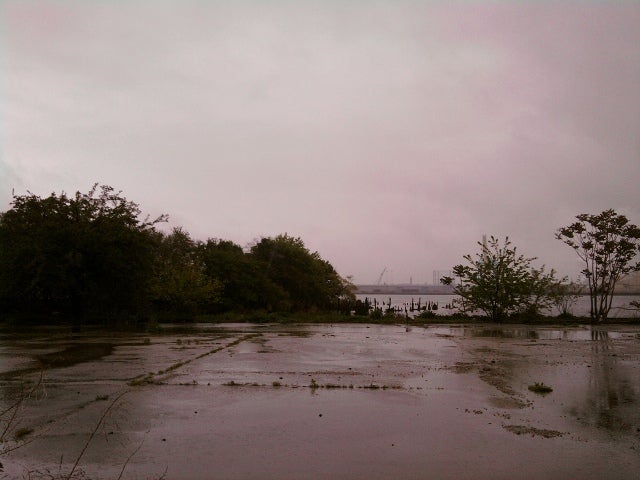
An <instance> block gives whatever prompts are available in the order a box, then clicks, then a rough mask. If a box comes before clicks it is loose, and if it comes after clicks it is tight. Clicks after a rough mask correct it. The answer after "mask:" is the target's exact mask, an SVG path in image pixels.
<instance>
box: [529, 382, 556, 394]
mask: <svg viewBox="0 0 640 480" xmlns="http://www.w3.org/2000/svg"><path fill="white" fill-rule="evenodd" d="M528 388H529V390H531V391H532V392H534V393H542V394H544V393H551V392H553V388H551V387H550V386H549V385H545V384H544V383H542V382H540V383H538V382H536V383H534V384H533V385H529V387H528Z"/></svg>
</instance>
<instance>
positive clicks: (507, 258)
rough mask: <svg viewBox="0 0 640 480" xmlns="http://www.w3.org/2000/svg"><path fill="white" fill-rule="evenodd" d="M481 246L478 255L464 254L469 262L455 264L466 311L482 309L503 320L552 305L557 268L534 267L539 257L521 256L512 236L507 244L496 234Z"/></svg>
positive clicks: (456, 292) (457, 293) (493, 317)
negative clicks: (512, 244) (552, 291)
mask: <svg viewBox="0 0 640 480" xmlns="http://www.w3.org/2000/svg"><path fill="white" fill-rule="evenodd" d="M478 245H479V246H480V247H481V250H480V252H479V253H477V254H476V256H475V258H474V257H472V256H471V255H465V256H464V259H465V260H467V262H468V265H456V266H455V267H453V272H454V274H455V275H456V276H457V277H458V278H459V283H458V285H456V287H455V290H454V292H455V294H456V295H459V296H460V297H461V299H462V305H463V310H464V311H474V310H480V311H482V312H483V313H484V314H485V315H487V316H488V317H489V318H491V320H493V321H498V322H499V321H503V320H505V319H506V318H507V316H509V315H512V314H519V313H523V312H526V313H527V314H534V315H535V314H537V313H538V312H539V311H540V310H541V309H543V308H547V307H549V306H550V305H551V303H552V296H551V286H552V285H554V284H556V283H557V280H556V279H555V271H554V270H551V271H550V272H545V268H544V266H542V267H541V268H539V269H536V268H532V267H531V262H532V261H534V260H535V258H527V257H524V256H523V255H518V254H517V251H516V248H515V247H512V246H511V242H510V241H509V238H508V237H507V238H506V239H505V241H504V244H503V245H500V242H499V240H498V239H497V238H495V237H493V236H492V237H491V238H490V239H489V241H488V243H483V242H478ZM444 281H445V282H446V281H449V279H444Z"/></svg>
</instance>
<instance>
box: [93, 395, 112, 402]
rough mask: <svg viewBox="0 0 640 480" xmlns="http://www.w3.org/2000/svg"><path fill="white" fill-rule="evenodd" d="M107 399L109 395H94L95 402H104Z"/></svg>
mask: <svg viewBox="0 0 640 480" xmlns="http://www.w3.org/2000/svg"><path fill="white" fill-rule="evenodd" d="M106 400H109V395H96V402H104V401H106Z"/></svg>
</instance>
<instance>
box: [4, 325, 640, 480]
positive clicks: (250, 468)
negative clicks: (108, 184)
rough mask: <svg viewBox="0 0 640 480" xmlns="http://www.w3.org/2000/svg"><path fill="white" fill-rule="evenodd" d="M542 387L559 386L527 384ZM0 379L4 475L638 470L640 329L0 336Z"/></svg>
mask: <svg viewBox="0 0 640 480" xmlns="http://www.w3.org/2000/svg"><path fill="white" fill-rule="evenodd" d="M536 383H539V384H544V385H546V386H550V387H551V388H552V389H553V391H552V392H550V393H546V394H542V393H536V392H534V391H530V390H529V388H528V387H529V386H531V385H535V384H536ZM0 389H1V393H0V402H1V403H0V408H1V411H3V412H4V413H3V414H2V416H1V417H0V422H1V423H0V429H1V430H3V431H4V433H2V432H0V433H2V437H3V441H2V443H0V451H2V452H4V453H2V455H0V462H1V463H2V466H1V467H0V478H9V479H14V478H30V479H38V478H47V479H50V478H67V477H68V476H69V475H70V474H71V476H72V478H87V479H96V480H98V479H117V478H123V479H159V478H164V479H271V478H273V479H275V478H277V479H299V478H310V479H316V478H317V479H326V478H341V479H378V478H380V479H390V478H403V479H425V478H428V479H490V478H491V479H507V478H508V479H513V478H519V479H540V478H544V479H566V478H580V479H602V478H615V479H627V478H628V479H637V478H638V472H639V471H640V327H638V326H635V327H634V326H623V327H622V326H619V327H616V326H611V327H607V328H602V329H598V330H595V331H593V330H591V329H590V328H589V327H573V328H568V327H562V328H559V327H558V328H554V327H545V328H533V327H526V326H513V325H510V326H496V325H485V326H478V325H473V326H446V327H445V326H440V327H438V326H436V327H433V326H432V327H420V326H412V327H406V326H402V325H399V326H380V325H371V326H366V325H299V326H295V325H294V326H282V325H223V326H220V325H217V326H210V325H196V326H193V327H189V328H185V327H177V326H166V327H164V328H163V329H162V331H160V332H158V333H155V334H138V335H132V334H127V335H100V334H95V333H93V334H90V333H85V334H82V335H73V336H72V335H71V334H70V333H66V332H59V331H56V330H45V331H41V332H40V333H37V334H36V333H30V334H21V335H17V334H10V333H3V334H0ZM12 406H16V407H17V408H11V407H12ZM12 449H13V450H12ZM76 463H77V465H76V466H75V467H74V465H75V464H76Z"/></svg>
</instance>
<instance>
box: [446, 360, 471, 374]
mask: <svg viewBox="0 0 640 480" xmlns="http://www.w3.org/2000/svg"><path fill="white" fill-rule="evenodd" d="M476 366H477V365H476V364H475V363H471V362H457V363H456V364H455V365H454V366H453V367H451V369H450V370H451V371H452V372H454V373H469V372H471V371H473V370H474V369H475V368H476Z"/></svg>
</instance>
